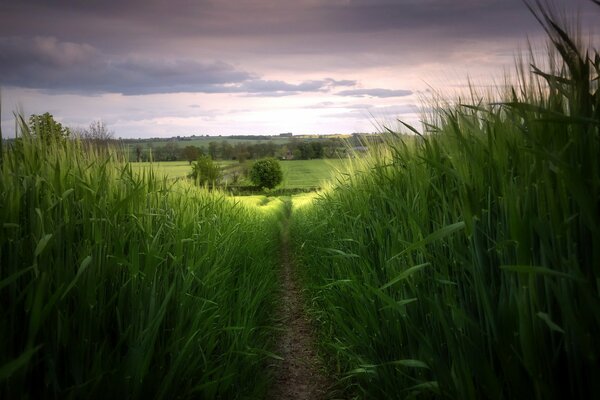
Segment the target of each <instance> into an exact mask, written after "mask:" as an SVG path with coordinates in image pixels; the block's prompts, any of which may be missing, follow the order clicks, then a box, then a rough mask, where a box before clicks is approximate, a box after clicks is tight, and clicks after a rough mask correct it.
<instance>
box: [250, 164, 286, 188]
mask: <svg viewBox="0 0 600 400" xmlns="http://www.w3.org/2000/svg"><path fill="white" fill-rule="evenodd" d="M250 180H251V181H252V183H254V184H255V185H256V186H259V187H264V188H267V189H273V188H274V187H275V186H277V185H279V184H280V183H281V181H282V180H283V173H282V172H281V165H280V164H279V161H277V160H275V159H274V158H265V159H264V160H258V161H256V162H255V163H254V164H253V165H252V168H251V169H250Z"/></svg>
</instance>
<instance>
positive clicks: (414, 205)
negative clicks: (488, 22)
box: [292, 16, 600, 399]
mask: <svg viewBox="0 0 600 400" xmlns="http://www.w3.org/2000/svg"><path fill="white" fill-rule="evenodd" d="M544 18H545V17H544V16H542V17H541V19H542V20H543V21H545V27H546V29H547V30H548V32H549V33H550V35H551V39H552V41H553V43H554V46H555V48H556V53H555V54H556V55H557V56H556V58H553V59H552V62H550V63H547V64H546V65H552V66H553V68H552V69H550V70H549V71H546V72H541V71H540V72H538V73H536V74H533V73H529V72H528V71H529V67H528V66H527V67H523V68H522V69H521V76H520V83H519V84H518V85H516V86H515V88H514V89H513V90H511V91H507V92H506V93H505V94H503V95H502V97H501V98H489V97H487V98H486V97H485V96H481V97H478V96H477V95H474V96H473V98H472V99H470V100H469V101H468V102H466V101H465V99H463V100H462V101H459V102H457V103H458V104H460V105H449V104H435V106H434V107H432V108H433V109H436V110H438V111H436V112H435V114H432V115H430V116H429V120H428V122H429V125H427V130H428V132H427V134H425V135H411V136H403V135H398V134H390V136H389V137H388V139H387V142H386V144H385V145H384V146H382V148H381V149H380V151H379V152H373V153H372V157H371V158H366V159H363V160H362V164H363V166H362V167H360V163H359V164H358V165H357V168H359V169H361V170H362V171H367V172H363V173H357V174H356V175H348V177H347V180H346V181H345V182H342V183H340V184H338V185H337V186H336V187H334V188H333V189H331V190H329V191H327V192H326V193H325V194H324V195H323V196H321V198H319V199H317V200H316V203H315V205H314V206H313V207H308V208H303V209H301V210H298V211H297V212H296V215H295V216H294V219H293V223H294V226H293V230H292V237H293V238H295V241H296V254H297V257H298V259H299V260H301V264H302V265H303V276H304V280H305V284H306V286H307V288H308V295H307V296H308V299H307V300H308V304H309V307H310V309H311V313H312V316H313V318H314V320H315V321H317V323H318V324H319V327H320V329H319V331H320V335H321V338H320V342H321V346H322V350H323V351H324V352H325V354H327V357H328V360H329V365H330V366H331V368H332V373H333V374H335V375H336V376H338V377H339V378H340V379H339V387H340V388H341V390H343V391H345V392H346V393H347V394H348V395H349V396H357V397H358V398H380V399H384V398H385V399H391V398H451V399H482V398H488V399H514V398H519V399H566V398H580V399H591V398H597V397H598V396H599V395H600V380H599V379H598V378H599V377H600V362H599V360H600V344H599V342H598V340H596V339H595V336H596V334H597V332H600V286H599V282H600V269H599V266H600V247H599V246H598V244H599V243H600V231H599V228H600V163H599V160H600V158H599V155H600V90H599V88H598V77H599V75H600V55H599V54H598V52H597V51H595V50H593V49H592V50H590V51H589V53H588V54H589V57H588V54H586V51H585V49H583V48H582V47H580V46H578V45H576V44H575V43H574V42H573V41H571V40H570V39H569V36H568V34H566V33H565V32H564V31H563V30H561V29H560V28H559V27H558V26H557V25H555V24H553V23H551V22H550V20H548V19H544ZM560 56H562V57H563V58H562V59H561V58H559V57H560ZM534 71H535V67H534ZM411 130H412V128H411V127H407V132H410V131H411Z"/></svg>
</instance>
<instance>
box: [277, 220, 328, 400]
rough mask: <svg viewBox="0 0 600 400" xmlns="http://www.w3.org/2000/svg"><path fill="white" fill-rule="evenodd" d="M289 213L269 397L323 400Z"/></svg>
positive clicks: (323, 380)
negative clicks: (292, 250)
mask: <svg viewBox="0 0 600 400" xmlns="http://www.w3.org/2000/svg"><path fill="white" fill-rule="evenodd" d="M289 218H290V210H289V209H288V212H287V213H286V215H285V216H284V219H283V221H282V223H283V228H282V238H281V273H280V277H279V281H280V285H281V299H280V304H279V310H278V312H279V318H280V320H281V328H282V333H281V336H280V338H279V342H278V344H277V354H279V355H281V357H283V360H282V361H280V362H279V365H278V368H277V376H276V381H275V385H274V387H273V389H272V392H271V398H272V399H276V400H279V399H281V400H283V399H286V400H290V399H311V400H319V399H324V398H325V395H326V392H327V389H328V387H329V386H330V384H329V381H328V379H327V378H326V376H325V374H324V369H323V367H322V364H321V362H320V360H319V358H318V357H317V353H316V350H315V345H316V342H315V338H314V333H313V329H312V327H311V324H310V322H309V320H308V318H307V316H306V314H305V312H304V309H303V304H302V293H301V292H300V285H299V283H298V275H297V271H296V269H295V266H294V264H293V262H292V261H291V257H290V245H289Z"/></svg>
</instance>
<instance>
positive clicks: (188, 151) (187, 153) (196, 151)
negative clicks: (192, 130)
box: [181, 146, 202, 165]
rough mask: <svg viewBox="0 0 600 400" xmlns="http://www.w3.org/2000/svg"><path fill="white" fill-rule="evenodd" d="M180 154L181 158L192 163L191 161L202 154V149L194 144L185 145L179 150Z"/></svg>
mask: <svg viewBox="0 0 600 400" xmlns="http://www.w3.org/2000/svg"><path fill="white" fill-rule="evenodd" d="M181 155H182V156H183V159H184V160H186V161H187V162H189V163H190V165H191V164H192V161H194V160H197V159H198V157H199V156H201V155H202V149H201V148H200V147H196V146H185V147H184V148H183V150H181Z"/></svg>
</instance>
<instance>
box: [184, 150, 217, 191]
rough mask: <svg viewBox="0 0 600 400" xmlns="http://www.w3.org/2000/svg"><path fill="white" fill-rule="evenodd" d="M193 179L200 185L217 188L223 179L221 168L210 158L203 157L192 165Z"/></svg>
mask: <svg viewBox="0 0 600 400" xmlns="http://www.w3.org/2000/svg"><path fill="white" fill-rule="evenodd" d="M191 177H192V179H194V181H195V182H196V184H198V185H201V186H203V185H210V186H215V185H216V184H217V182H218V181H219V179H220V177H221V168H220V167H219V165H218V164H217V163H216V162H214V161H213V160H212V159H211V158H210V156H201V157H198V160H196V162H195V163H193V164H192V174H191Z"/></svg>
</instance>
